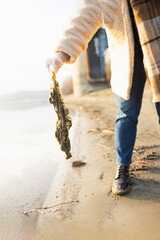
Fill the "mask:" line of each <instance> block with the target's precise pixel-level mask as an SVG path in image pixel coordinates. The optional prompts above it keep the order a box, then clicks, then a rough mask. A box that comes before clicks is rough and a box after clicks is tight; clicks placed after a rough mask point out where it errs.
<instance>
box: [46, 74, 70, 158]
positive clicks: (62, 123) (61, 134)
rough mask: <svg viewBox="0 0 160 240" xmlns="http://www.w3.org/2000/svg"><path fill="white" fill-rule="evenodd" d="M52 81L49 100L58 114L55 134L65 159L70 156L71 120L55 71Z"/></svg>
mask: <svg viewBox="0 0 160 240" xmlns="http://www.w3.org/2000/svg"><path fill="white" fill-rule="evenodd" d="M52 81H53V85H52V86H51V92H50V98H49V101H50V103H51V104H53V106H54V109H55V111H56V113H57V116H58V120H57V123H56V131H55V136H56V139H57V140H58V142H59V144H60V146H61V150H62V151H64V152H65V154H66V159H69V158H71V157H72V155H71V153H70V150H71V144H70V140H69V129H70V128H71V126H72V121H71V118H70V116H69V111H68V109H67V107H66V106H65V104H64V101H63V98H62V94H61V92H60V88H59V84H58V81H57V79H56V75H55V73H52Z"/></svg>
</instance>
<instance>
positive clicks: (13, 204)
mask: <svg viewBox="0 0 160 240" xmlns="http://www.w3.org/2000/svg"><path fill="white" fill-rule="evenodd" d="M33 105H34V104H33V103H32V102H28V103H27V108H25V107H24V104H23V103H21V102H19V103H18V102H17V107H15V106H16V104H14V103H13V104H12V105H10V104H7V105H6V106H7V108H6V109H7V110H4V109H5V108H4V109H3V110H2V109H1V110H0V118H1V119H0V122H1V124H0V146H1V147H0V156H1V157H0V165H1V167H0V192H1V194H0V239H1V240H9V239H15V240H21V239H22V240H24V239H27V240H30V239H31V238H32V237H33V235H34V233H35V231H36V220H37V216H38V214H34V216H32V218H30V219H29V218H27V217H26V216H24V214H23V212H24V211H26V210H30V209H33V208H36V207H39V206H41V205H42V204H43V202H44V200H45V198H46V194H47V192H48V190H49V187H50V184H51V183H52V182H53V180H54V177H55V175H56V171H57V169H58V167H59V163H60V162H63V161H65V160H64V153H62V152H61V151H60V150H59V145H58V143H57V141H56V140H55V136H54V129H55V124H56V115H55V113H54V110H53V107H52V106H51V105H49V104H47V103H45V104H39V107H34V108H33ZM13 106H14V108H13Z"/></svg>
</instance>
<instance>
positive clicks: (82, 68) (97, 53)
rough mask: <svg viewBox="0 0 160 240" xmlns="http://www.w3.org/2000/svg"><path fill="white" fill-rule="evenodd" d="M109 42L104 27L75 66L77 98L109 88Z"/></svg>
mask: <svg viewBox="0 0 160 240" xmlns="http://www.w3.org/2000/svg"><path fill="white" fill-rule="evenodd" d="M107 48H108V41H107V36H106V31H105V28H104V25H103V26H102V27H101V28H99V29H98V31H97V32H96V33H95V35H94V36H93V38H92V39H91V41H90V42H89V44H88V49H87V50H86V51H85V52H84V53H82V54H81V55H80V57H79V58H78V59H77V61H76V63H75V65H74V73H73V90H74V94H75V95H76V96H80V95H83V94H85V93H88V92H92V91H97V90H100V89H103V88H107V87H108V86H109V79H108V78H107V76H108V74H107V72H106V69H107V68H106V62H105V51H106V49H107Z"/></svg>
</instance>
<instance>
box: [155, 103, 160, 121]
mask: <svg viewBox="0 0 160 240" xmlns="http://www.w3.org/2000/svg"><path fill="white" fill-rule="evenodd" d="M156 109H157V114H158V117H159V124H160V102H157V103H156Z"/></svg>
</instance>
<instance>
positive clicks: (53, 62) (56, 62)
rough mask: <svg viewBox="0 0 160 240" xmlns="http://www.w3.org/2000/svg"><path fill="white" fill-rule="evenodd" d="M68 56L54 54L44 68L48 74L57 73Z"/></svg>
mask: <svg viewBox="0 0 160 240" xmlns="http://www.w3.org/2000/svg"><path fill="white" fill-rule="evenodd" d="M68 58H69V56H68V55H67V54H65V53H63V52H58V53H56V54H55V55H54V56H53V58H49V59H47V61H46V67H47V69H48V71H49V72H54V73H57V72H58V70H59V69H60V68H61V67H62V65H63V64H64V63H65V61H66V60H67V59H68Z"/></svg>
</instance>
